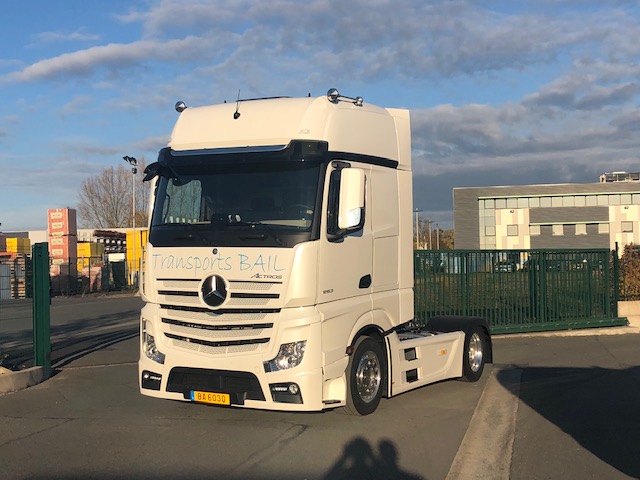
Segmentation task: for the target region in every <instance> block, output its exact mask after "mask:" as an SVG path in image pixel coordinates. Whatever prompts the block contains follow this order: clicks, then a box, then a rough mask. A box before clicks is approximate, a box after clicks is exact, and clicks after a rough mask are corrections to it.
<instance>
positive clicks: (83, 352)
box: [0, 300, 640, 480]
mask: <svg viewBox="0 0 640 480" xmlns="http://www.w3.org/2000/svg"><path fill="white" fill-rule="evenodd" d="M131 301H132V302H135V300H131ZM87 308H89V307H88V306H87ZM112 308H113V310H110V309H112ZM120 308H121V309H123V310H124V311H125V312H126V313H125V314H124V315H120V314H118V313H117V312H116V308H115V307H113V306H112V305H111V304H110V303H109V302H105V303H103V304H101V305H100V306H99V310H100V311H101V312H102V314H104V317H103V319H107V318H110V319H111V320H112V321H113V322H112V324H111V325H106V327H107V328H108V329H110V330H111V333H113V332H114V331H119V329H122V331H126V330H127V329H129V328H130V327H131V325H129V324H130V323H131V322H137V319H136V318H135V312H134V313H132V312H131V310H132V307H131V306H130V305H128V304H126V305H125V304H121V306H120ZM116 318H118V319H119V320H118V321H116V320H115V319H116ZM85 320H86V319H85ZM119 323H122V324H123V325H122V326H121V327H117V325H118V324H119ZM93 328H97V327H95V326H93ZM103 333H104V332H102V331H100V330H99V329H98V330H94V334H95V335H94V337H97V338H98V340H100V339H101V338H102V337H101V335H102V334H103ZM82 345H83V344H81V345H80V346H82ZM87 345H88V348H77V349H75V350H74V351H73V354H71V353H69V354H67V355H64V356H62V357H60V359H59V360H58V367H57V369H56V370H55V371H54V375H53V376H52V378H50V379H48V380H47V381H45V382H43V383H40V384H38V385H35V386H32V387H30V388H27V389H24V390H20V391H18V392H15V393H11V394H6V395H2V396H0V432H2V433H0V478H11V479H21V478H33V479H45V478H46V479H56V478H59V479H84V478H96V479H103V478H104V479H106V478H109V479H117V478H121V479H134V478H136V479H137V478H163V479H164V478H167V479H168V478H172V479H182V478H185V479H199V478H202V479H205V478H207V479H213V478H224V479H225V480H235V479H278V480H285V479H303V478H305V479H334V478H335V479H339V478H385V479H389V478H399V479H403V478H406V479H410V478H411V479H413V478H415V479H425V480H426V479H448V480H453V479H480V478H487V479H502V478H504V479H507V478H510V479H526V480H529V479H531V480H536V479H568V480H571V479H578V478H579V479H613V480H617V479H629V478H640V456H639V455H638V447H637V444H638V441H637V439H638V438H640V408H639V407H638V401H639V400H640V333H638V330H637V329H633V328H629V327H626V328H625V327H615V328H607V329H594V330H586V331H579V332H565V333H549V334H529V335H511V336H499V337H495V338H494V361H495V363H494V365H492V366H490V367H489V368H487V369H486V371H485V374H484V375H483V378H482V379H481V381H480V382H478V383H475V384H467V383H464V382H457V381H445V382H440V383H437V384H434V385H430V386H427V387H424V388H421V389H418V390H416V391H413V392H409V393H406V394H404V395H401V396H398V397H395V398H392V399H386V400H383V401H382V402H381V405H380V407H379V409H378V410H377V411H376V412H375V413H374V414H373V415H369V416H367V417H352V416H347V415H342V414H339V413H336V412H332V411H329V412H324V413H315V414H292V413H285V412H266V411H253V410H243V409H233V408H220V407H209V406H203V405H196V404H190V403H183V402H172V401H164V400H158V399H152V398H148V397H143V396H141V395H140V394H139V392H138V386H137V366H136V361H137V357H138V340H137V337H136V336H135V335H134V336H131V337H130V338H122V339H118V338H117V337H114V338H113V339H111V341H107V342H103V343H95V342H94V343H91V342H90V341H89V342H88V343H87Z"/></svg>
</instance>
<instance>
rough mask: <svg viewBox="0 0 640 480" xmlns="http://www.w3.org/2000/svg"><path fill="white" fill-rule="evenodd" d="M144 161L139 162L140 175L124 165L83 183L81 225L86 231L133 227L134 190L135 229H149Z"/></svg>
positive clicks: (103, 172)
mask: <svg viewBox="0 0 640 480" xmlns="http://www.w3.org/2000/svg"><path fill="white" fill-rule="evenodd" d="M144 168H145V161H144V159H142V160H141V161H139V162H138V167H137V174H136V175H135V177H133V178H132V175H133V173H132V171H131V170H130V169H128V168H126V167H125V166H124V165H118V166H117V167H106V168H104V169H103V170H102V171H101V172H100V173H98V174H97V175H95V176H93V177H90V178H88V179H86V180H85V181H84V182H82V185H81V187H80V192H79V194H78V214H79V223H80V225H82V226H83V227H85V228H126V227H130V226H131V225H132V221H131V216H132V213H133V210H134V209H133V205H132V202H133V199H132V194H133V192H132V187H133V188H135V189H136V192H135V196H136V205H135V215H136V226H138V227H142V226H146V225H147V206H148V205H149V184H148V183H145V184H143V183H142V172H143V171H144Z"/></svg>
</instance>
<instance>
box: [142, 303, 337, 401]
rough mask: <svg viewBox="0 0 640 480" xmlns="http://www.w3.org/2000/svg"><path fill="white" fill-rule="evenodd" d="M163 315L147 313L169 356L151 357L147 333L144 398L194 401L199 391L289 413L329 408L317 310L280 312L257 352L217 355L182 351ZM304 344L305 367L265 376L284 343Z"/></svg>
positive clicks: (152, 308) (151, 308)
mask: <svg viewBox="0 0 640 480" xmlns="http://www.w3.org/2000/svg"><path fill="white" fill-rule="evenodd" d="M162 315H163V312H162V309H161V308H160V307H159V306H158V305H155V304H147V305H146V306H145V307H144V309H143V310H142V318H143V321H146V322H147V325H148V327H149V329H150V330H151V331H152V332H153V334H154V339H155V342H156V346H157V348H158V350H160V351H161V352H162V353H163V354H164V355H165V358H164V364H160V363H158V362H156V361H153V360H151V359H150V358H148V357H147V356H146V355H145V353H144V351H143V345H142V337H143V336H142V335H141V345H140V352H141V355H140V360H139V362H138V372H139V373H138V382H139V387H140V392H141V393H142V394H143V395H147V396H151V397H156V398H165V399H172V400H180V401H194V400H193V398H194V394H193V392H211V393H214V394H222V396H223V398H226V399H228V401H229V403H230V405H231V406H235V407H244V408H255V409H265V410H287V411H319V410H322V409H323V408H324V407H325V405H324V404H323V401H322V397H323V370H322V366H321V359H322V354H321V345H320V338H321V333H320V321H319V320H320V318H319V314H318V313H317V311H316V310H315V308H313V307H304V308H295V309H286V310H283V311H282V312H280V314H279V319H278V321H277V322H275V324H274V328H273V332H272V334H271V337H270V339H269V342H268V343H267V344H264V345H262V346H261V348H260V349H259V351H258V352H252V353H248V352H244V353H243V352H236V353H228V352H227V353H222V354H211V353H207V352H200V351H190V350H187V349H185V348H180V347H177V346H176V345H179V342H175V341H173V340H172V339H171V338H170V337H168V336H166V335H165V332H164V331H163V328H165V326H164V324H163V323H162V322H161V318H162ZM141 333H142V332H141ZM301 340H306V342H307V343H306V349H305V353H304V357H303V360H302V362H301V363H300V365H298V366H297V367H293V368H290V369H285V370H279V371H274V372H265V367H264V362H266V361H269V360H271V359H273V358H274V357H275V356H276V355H277V353H278V350H279V347H280V345H281V344H283V343H287V342H294V341H301ZM227 395H228V397H227Z"/></svg>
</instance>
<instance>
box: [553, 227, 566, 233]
mask: <svg viewBox="0 0 640 480" xmlns="http://www.w3.org/2000/svg"><path fill="white" fill-rule="evenodd" d="M553 234H554V235H564V225H553Z"/></svg>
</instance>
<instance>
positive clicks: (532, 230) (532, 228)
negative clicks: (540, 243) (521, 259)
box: [529, 225, 540, 237]
mask: <svg viewBox="0 0 640 480" xmlns="http://www.w3.org/2000/svg"><path fill="white" fill-rule="evenodd" d="M529 235H531V236H532V237H535V236H537V235H540V225H529Z"/></svg>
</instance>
